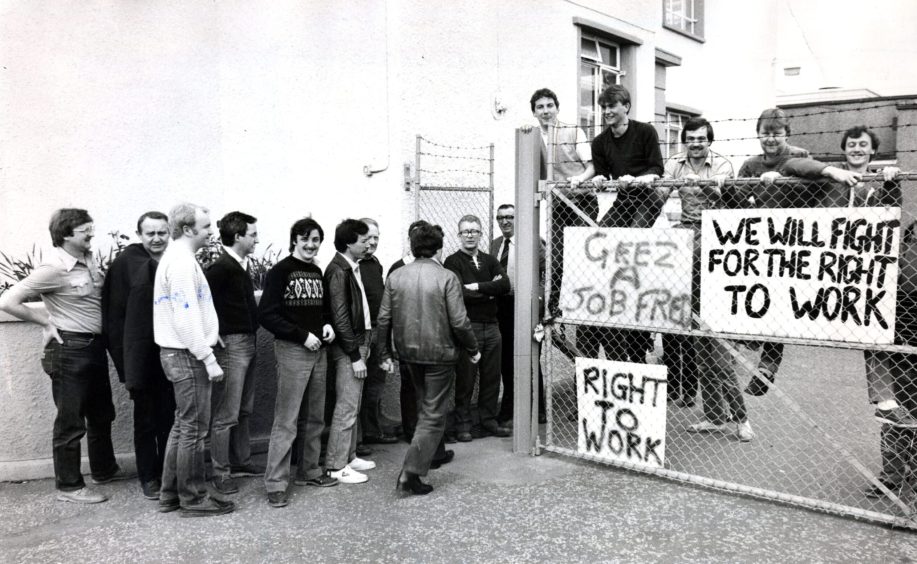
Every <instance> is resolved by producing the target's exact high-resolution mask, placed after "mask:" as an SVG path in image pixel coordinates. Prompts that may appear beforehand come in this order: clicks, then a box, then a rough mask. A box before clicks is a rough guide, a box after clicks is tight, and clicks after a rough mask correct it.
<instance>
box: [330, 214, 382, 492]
mask: <svg viewBox="0 0 917 564" xmlns="http://www.w3.org/2000/svg"><path fill="white" fill-rule="evenodd" d="M368 239H369V226H368V225H366V224H365V223H363V222H362V221H359V220H356V219H345V220H344V221H342V222H341V223H340V224H339V225H338V226H337V228H335V230H334V248H335V249H336V250H337V253H335V255H334V258H333V259H331V262H330V263H329V264H328V267H327V268H326V269H325V276H324V279H325V291H326V292H327V294H328V299H329V303H330V304H331V327H332V329H334V334H335V335H336V338H335V341H334V343H333V344H332V345H331V357H332V359H333V361H334V366H335V368H334V370H335V372H334V373H335V391H336V392H337V393H336V396H337V399H336V401H335V405H334V415H333V417H332V419H331V431H330V433H329V434H328V451H327V453H326V456H325V466H326V470H325V471H326V473H327V474H328V475H329V476H331V477H332V478H335V479H337V480H338V481H340V482H341V483H344V484H361V483H363V482H366V481H367V480H368V479H369V478H368V477H367V476H366V474H363V473H362V472H363V471H364V470H372V469H373V468H375V467H376V463H375V462H373V461H371V460H364V459H362V458H358V457H357V455H356V450H357V432H356V431H357V429H356V426H357V416H358V414H359V412H360V397H361V395H362V392H363V380H364V379H365V378H366V359H367V358H368V357H369V340H370V332H371V330H372V321H371V318H370V316H369V303H368V301H367V299H366V292H365V290H364V289H363V280H362V277H361V276H360V264H359V261H360V259H362V258H363V257H364V256H365V255H366V244H367V243H366V241H367V240H368Z"/></svg>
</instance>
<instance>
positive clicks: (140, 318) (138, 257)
mask: <svg viewBox="0 0 917 564" xmlns="http://www.w3.org/2000/svg"><path fill="white" fill-rule="evenodd" d="M169 234H170V232H169V218H168V217H167V216H166V214H164V213H162V212H157V211H149V212H146V213H145V214H143V215H141V216H140V219H138V220H137V236H138V237H140V243H134V244H132V245H128V246H127V247H125V248H124V250H122V251H121V253H120V254H119V255H118V256H117V258H115V260H113V261H112V263H111V266H109V267H108V274H107V275H106V276H105V285H104V286H103V287H102V333H103V334H104V335H105V344H106V346H107V347H108V353H109V354H110V355H111V360H112V362H113V363H114V365H115V369H116V370H117V371H118V378H119V379H120V380H121V381H122V382H124V386H125V387H126V388H127V391H128V393H129V394H130V396H131V400H132V401H133V404H134V453H135V454H136V461H137V477H138V478H139V479H140V489H141V491H142V492H143V496H144V497H146V498H147V499H155V500H158V499H159V489H160V487H161V486H162V466H163V461H164V460H165V456H166V443H167V442H168V440H169V431H171V430H172V424H173V423H174V422H175V395H174V393H173V391H172V384H171V383H170V382H169V380H168V379H166V375H165V373H164V372H163V371H162V363H160V362H159V346H157V345H156V342H155V341H154V340H153V283H154V281H155V278H156V268H157V266H158V265H159V260H160V259H161V258H162V254H163V253H164V252H165V250H166V247H167V246H168V244H169Z"/></svg>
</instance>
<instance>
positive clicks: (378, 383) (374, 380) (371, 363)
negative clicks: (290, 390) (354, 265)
mask: <svg viewBox="0 0 917 564" xmlns="http://www.w3.org/2000/svg"><path fill="white" fill-rule="evenodd" d="M360 221H362V222H363V223H365V224H366V225H368V226H369V232H368V233H367V235H368V237H367V239H366V255H365V256H364V257H363V258H362V259H360V279H361V281H362V282H363V288H364V289H365V290H366V301H367V302H368V303H369V317H370V321H371V323H372V326H373V328H372V334H371V337H370V351H369V359H368V360H367V361H366V381H365V382H364V383H363V400H362V402H361V406H360V435H361V439H362V442H363V443H365V444H373V443H377V444H392V443H397V442H398V437H394V436H392V435H388V434H386V433H385V429H383V428H382V391H383V390H384V389H385V371H384V370H382V368H380V367H379V358H378V357H377V352H376V347H375V346H373V343H375V341H376V339H377V338H378V336H377V318H378V316H379V306H380V305H381V304H382V293H383V292H384V291H385V281H384V280H383V279H382V263H380V262H379V259H378V258H377V257H376V249H378V248H379V224H378V223H377V222H376V220H375V219H372V218H369V217H364V218H363V219H361V220H360Z"/></svg>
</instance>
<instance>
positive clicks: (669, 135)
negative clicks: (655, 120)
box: [662, 109, 694, 159]
mask: <svg viewBox="0 0 917 564" xmlns="http://www.w3.org/2000/svg"><path fill="white" fill-rule="evenodd" d="M692 117H694V116H692V115H691V114H688V113H685V112H679V111H677V110H672V109H666V112H665V143H663V145H662V158H663V159H668V158H669V157H671V156H672V155H675V154H677V153H680V152H682V151H684V150H685V148H684V145H683V144H682V142H681V130H682V129H683V128H684V126H685V122H686V121H688V120H689V119H691V118H692Z"/></svg>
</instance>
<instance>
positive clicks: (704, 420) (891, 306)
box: [539, 173, 917, 529]
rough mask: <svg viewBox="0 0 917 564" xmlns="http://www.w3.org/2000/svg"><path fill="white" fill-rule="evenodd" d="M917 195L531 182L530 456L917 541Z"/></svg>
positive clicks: (901, 176)
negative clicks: (534, 370) (533, 336)
mask: <svg viewBox="0 0 917 564" xmlns="http://www.w3.org/2000/svg"><path fill="white" fill-rule="evenodd" d="M915 180H917V173H898V175H897V176H896V177H895V178H894V180H892V181H886V180H885V179H884V178H883V176H882V175H875V174H867V175H864V176H863V177H862V181H861V182H859V183H857V184H856V185H855V186H852V187H851V186H847V185H842V184H840V183H837V182H834V181H828V180H823V181H822V180H819V181H806V180H800V179H796V178H780V179H778V180H776V181H775V182H773V183H770V184H768V183H765V182H763V181H762V180H761V179H758V178H739V179H730V180H727V181H726V182H725V183H724V184H723V185H722V186H718V185H717V183H716V182H714V181H704V180H701V181H697V182H689V181H685V180H657V181H655V182H653V183H652V184H635V183H629V184H624V183H619V182H616V181H615V182H605V183H603V184H601V185H600V186H597V187H596V186H593V185H592V184H591V183H584V184H580V185H578V186H571V185H570V183H569V182H553V181H550V180H549V181H546V182H542V183H541V184H540V188H539V190H540V194H539V196H540V198H542V199H543V200H544V201H545V203H546V206H545V208H544V213H545V216H546V220H547V229H546V236H545V243H546V247H547V248H546V253H545V267H544V285H545V289H544V299H545V302H546V304H547V308H546V313H545V316H546V319H545V332H544V341H543V346H542V363H543V370H544V377H545V391H546V411H547V426H546V430H545V433H544V435H543V443H541V444H540V445H539V447H540V448H543V449H544V450H548V451H551V452H556V453H561V454H564V455H569V456H574V457H578V458H583V459H588V460H593V461H596V462H601V463H605V464H609V465H612V466H618V467H623V468H627V469H630V470H636V471H639V472H644V473H648V474H654V475H658V476H663V477H666V478H670V479H673V480H678V481H682V482H689V483H692V484H697V485H701V486H706V487H710V488H714V489H718V490H724V491H730V492H736V493H740V494H744V495H749V496H754V497H760V498H766V499H770V500H774V501H780V502H784V503H789V504H793V505H798V506H803V507H807V508H811V509H817V510H821V511H826V512H830V513H835V514H841V515H847V516H853V517H857V518H861V519H865V520H870V521H875V522H880V523H885V524H891V525H894V526H900V527H905V528H909V529H917V520H915V518H914V516H915V509H917V496H915V485H917V476H915V470H917V456H915V455H917V369H915V365H917V222H915V218H914V217H913V216H911V215H909V214H903V213H902V209H911V210H913V209H915V207H914V206H908V205H902V201H903V200H907V201H910V200H909V198H912V197H913V196H914V191H915V188H917V186H915ZM670 192H671V196H669V193H670ZM701 196H702V197H701ZM667 198H668V199H667ZM697 202H701V203H702V206H701V207H703V210H702V212H701V213H700V214H699V218H696V216H695V215H694V214H690V217H689V215H687V214H684V210H682V214H681V215H682V217H681V219H679V213H678V206H679V204H682V205H684V206H685V207H687V206H688V205H689V203H690V205H697ZM765 202H770V203H772V204H773V203H774V202H776V204H775V205H772V206H771V207H761V204H762V203H765Z"/></svg>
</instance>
